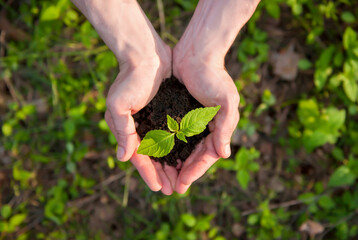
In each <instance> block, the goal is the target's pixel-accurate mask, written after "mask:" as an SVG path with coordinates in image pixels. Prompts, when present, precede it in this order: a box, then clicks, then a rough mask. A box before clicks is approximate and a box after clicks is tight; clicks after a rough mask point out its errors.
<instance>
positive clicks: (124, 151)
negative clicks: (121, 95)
mask: <svg viewBox="0 0 358 240" xmlns="http://www.w3.org/2000/svg"><path fill="white" fill-rule="evenodd" d="M105 120H106V122H107V124H108V125H112V128H111V127H110V128H111V131H112V132H113V134H114V135H115V137H116V140H117V143H118V150H117V158H118V160H120V161H128V160H129V159H130V158H131V156H132V155H133V152H134V151H135V150H136V148H137V146H138V145H137V133H136V128H135V123H134V119H133V117H132V115H131V114H130V112H128V113H126V114H119V113H118V112H116V111H113V108H112V111H110V110H109V111H106V114H105Z"/></svg>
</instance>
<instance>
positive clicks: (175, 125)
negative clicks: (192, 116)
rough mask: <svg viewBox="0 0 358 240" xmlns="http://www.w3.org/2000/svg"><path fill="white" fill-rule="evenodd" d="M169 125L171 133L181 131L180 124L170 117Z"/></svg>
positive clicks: (168, 118)
mask: <svg viewBox="0 0 358 240" xmlns="http://www.w3.org/2000/svg"><path fill="white" fill-rule="evenodd" d="M167 124H168V128H169V130H170V131H172V132H177V131H178V130H179V124H178V123H177V121H175V120H174V119H173V118H171V117H170V116H169V115H167ZM179 139H180V138H179Z"/></svg>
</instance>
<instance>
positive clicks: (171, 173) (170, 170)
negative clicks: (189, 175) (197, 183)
mask: <svg viewBox="0 0 358 240" xmlns="http://www.w3.org/2000/svg"><path fill="white" fill-rule="evenodd" d="M164 172H165V174H166V175H167V177H168V179H169V181H170V185H171V186H172V189H174V188H175V182H176V181H177V178H178V171H177V170H176V168H175V167H172V166H168V165H167V164H165V165H164Z"/></svg>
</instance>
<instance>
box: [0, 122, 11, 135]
mask: <svg viewBox="0 0 358 240" xmlns="http://www.w3.org/2000/svg"><path fill="white" fill-rule="evenodd" d="M1 129H2V133H3V134H4V136H6V137H8V136H10V135H11V133H12V126H11V125H10V124H8V123H4V124H3V125H2V127H1Z"/></svg>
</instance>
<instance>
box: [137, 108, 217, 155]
mask: <svg viewBox="0 0 358 240" xmlns="http://www.w3.org/2000/svg"><path fill="white" fill-rule="evenodd" d="M220 108H221V106H220V105H218V106H216V107H206V108H196V109H194V110H192V111H190V112H188V113H187V114H186V115H185V116H184V117H183V119H182V120H181V122H180V128H179V124H178V122H177V121H175V120H174V119H173V118H171V117H170V116H169V115H167V125H168V129H169V130H170V132H168V131H164V130H151V131H149V132H147V134H146V135H145V136H144V138H143V140H142V142H141V144H140V145H139V148H138V150H137V153H139V154H144V155H148V156H152V157H157V158H159V157H164V156H166V155H168V154H169V153H170V151H171V150H172V149H173V147H174V138H175V136H176V137H177V138H178V139H179V140H181V141H183V142H185V143H188V141H187V140H186V137H191V136H194V135H198V134H200V133H202V132H203V131H204V130H205V128H206V125H208V123H209V122H210V121H211V120H212V119H213V118H214V117H215V115H216V113H217V112H218V111H219V109H220Z"/></svg>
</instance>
